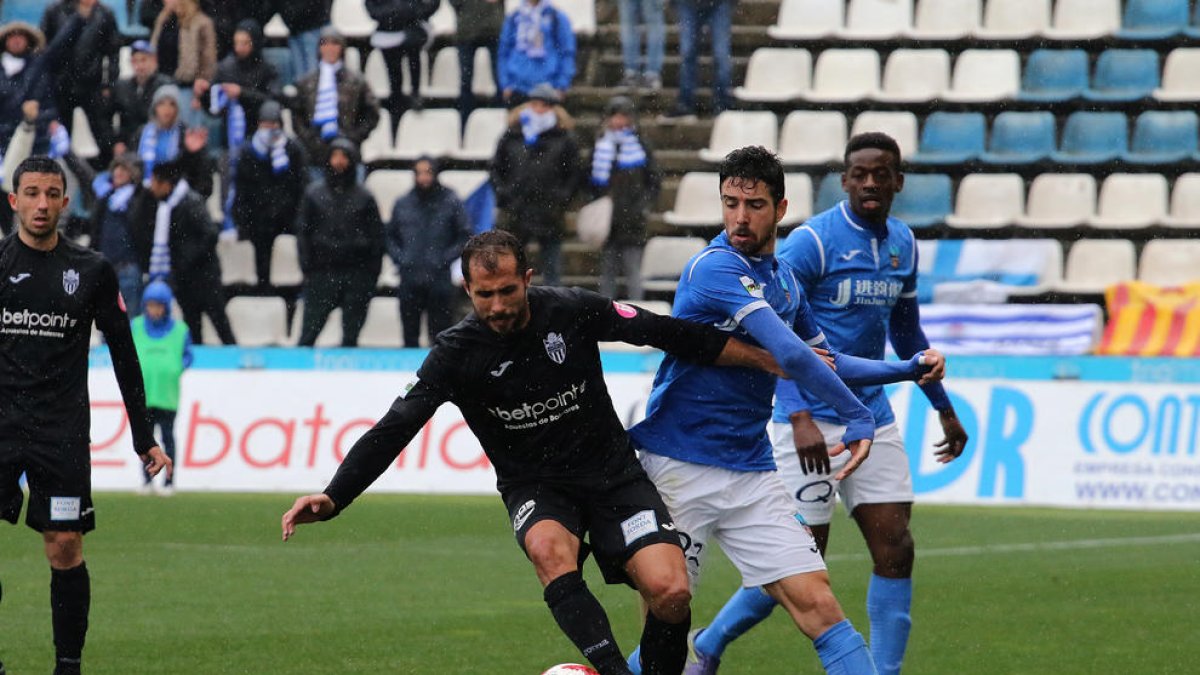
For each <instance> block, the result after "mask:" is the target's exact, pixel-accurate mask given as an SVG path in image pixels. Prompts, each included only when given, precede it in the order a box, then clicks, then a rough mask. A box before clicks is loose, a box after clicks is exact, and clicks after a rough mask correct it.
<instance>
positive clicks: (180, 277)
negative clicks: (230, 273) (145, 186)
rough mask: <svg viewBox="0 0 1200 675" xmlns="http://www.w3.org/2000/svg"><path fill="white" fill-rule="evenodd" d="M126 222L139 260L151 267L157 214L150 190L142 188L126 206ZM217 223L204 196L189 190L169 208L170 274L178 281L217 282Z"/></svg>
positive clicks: (218, 281) (189, 282)
mask: <svg viewBox="0 0 1200 675" xmlns="http://www.w3.org/2000/svg"><path fill="white" fill-rule="evenodd" d="M129 214H130V215H129V222H130V226H131V227H132V229H133V239H134V246H135V247H136V248H137V250H138V258H139V260H138V264H139V265H140V266H141V268H142V269H143V270H148V269H150V251H151V249H153V248H154V225H155V217H156V216H157V214H158V199H156V198H155V197H154V195H153V194H151V192H150V191H149V190H142V191H141V192H139V193H138V195H136V196H135V197H134V199H133V202H132V203H131V204H130V207H129ZM217 235H218V229H217V225H216V223H214V222H213V221H212V219H211V218H209V217H208V207H207V206H205V204H204V197H202V196H200V194H198V193H197V192H196V191H195V190H188V193H187V195H185V196H184V198H183V199H182V200H180V202H179V203H178V204H176V205H175V208H174V209H172V210H171V230H170V234H169V236H168V243H169V247H170V250H171V276H172V277H174V278H175V282H176V283H177V284H185V285H190V284H218V285H219V284H220V283H221V264H220V262H219V261H218V260H217Z"/></svg>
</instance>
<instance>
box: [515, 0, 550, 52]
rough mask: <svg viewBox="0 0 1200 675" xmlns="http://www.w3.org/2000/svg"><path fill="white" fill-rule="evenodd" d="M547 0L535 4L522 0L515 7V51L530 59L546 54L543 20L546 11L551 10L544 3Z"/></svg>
mask: <svg viewBox="0 0 1200 675" xmlns="http://www.w3.org/2000/svg"><path fill="white" fill-rule="evenodd" d="M546 2H547V0H541V1H540V2H538V4H536V5H531V4H529V0H523V1H522V2H521V6H520V7H518V8H517V17H516V20H517V51H518V52H520V53H522V54H524V55H526V56H528V57H529V58H531V59H540V58H544V57H545V56H546V35H545V32H544V30H543V22H544V21H545V18H546V13H547V12H549V11H553V10H552V9H550V8H549V7H548V6H547V5H546Z"/></svg>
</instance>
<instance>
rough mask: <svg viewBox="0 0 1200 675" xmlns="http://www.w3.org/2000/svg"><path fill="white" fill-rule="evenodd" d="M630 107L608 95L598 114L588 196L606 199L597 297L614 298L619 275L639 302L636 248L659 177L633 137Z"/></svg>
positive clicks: (649, 152) (649, 151)
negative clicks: (607, 221)
mask: <svg viewBox="0 0 1200 675" xmlns="http://www.w3.org/2000/svg"><path fill="white" fill-rule="evenodd" d="M635 116H636V108H635V106H634V104H633V101H631V100H630V99H629V98H627V97H625V96H614V97H613V98H612V99H611V100H610V101H609V102H608V105H607V106H606V107H605V109H604V126H603V128H602V129H601V130H600V134H599V137H598V138H597V139H596V146H595V148H594V149H593V151H592V177H591V185H592V193H593V194H594V195H595V196H597V197H599V196H602V195H608V196H610V197H612V201H613V212H612V223H611V227H610V229H609V233H608V239H607V240H606V241H605V242H604V252H603V255H602V257H601V259H600V293H601V295H607V296H608V297H610V298H615V297H617V274H618V270H623V271H624V274H625V295H624V297H626V298H629V299H631V300H641V299H642V277H641V268H642V247H643V246H645V244H646V214H647V212H648V211H649V210H650V209H651V208H652V207H653V206H654V203H655V201H656V200H657V199H658V193H659V189H660V188H661V187H662V174H661V173H660V172H659V170H658V165H657V164H656V163H655V161H654V149H653V148H652V147H651V146H650V144H649V143H647V142H646V140H645V139H643V138H641V136H640V135H639V134H638V130H637V125H636V117H635Z"/></svg>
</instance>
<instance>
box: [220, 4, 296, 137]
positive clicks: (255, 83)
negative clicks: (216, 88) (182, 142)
mask: <svg viewBox="0 0 1200 675" xmlns="http://www.w3.org/2000/svg"><path fill="white" fill-rule="evenodd" d="M237 28H238V30H244V31H246V32H247V33H249V34H250V40H251V42H252V43H253V44H254V49H253V50H252V51H251V52H250V55H249V56H247V57H246V58H244V59H239V58H238V57H237V55H236V54H234V53H233V52H232V51H231V52H229V55H228V56H226V57H225V58H224V59H222V60H221V63H220V64H219V65H218V66H217V75H216V77H215V78H214V79H213V84H216V83H218V82H229V83H231V84H236V85H239V86H241V88H242V93H241V96H239V97H238V102H239V103H241V105H242V110H244V111H245V112H246V136H247V137H249V136H250V135H251V134H253V133H254V130H255V129H256V128H257V127H258V109H259V108H261V107H262V104H263V103H265V102H266V101H267V100H268V99H270V98H271V96H272V94H273V93H275V91H276V89H277V88H278V85H279V75H278V73H276V72H275V66H272V65H271V64H270V63H267V62H266V61H265V60H263V54H262V49H263V43H264V40H265V38H264V37H263V32H262V29H261V28H259V26H258V23H257V22H256V21H252V20H249V19H247V20H245V21H242V22H241V23H239V24H238V26H237ZM211 96H212V92H211V90H210V91H209V93H208V95H207V96H205V101H204V108H205V110H208V109H209V108H208V106H209V102H210V101H211ZM226 117H228V114H227V113H226Z"/></svg>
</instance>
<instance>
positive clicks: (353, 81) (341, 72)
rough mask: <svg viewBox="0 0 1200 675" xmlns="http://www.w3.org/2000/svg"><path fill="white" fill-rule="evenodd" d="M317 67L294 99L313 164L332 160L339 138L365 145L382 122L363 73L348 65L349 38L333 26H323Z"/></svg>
mask: <svg viewBox="0 0 1200 675" xmlns="http://www.w3.org/2000/svg"><path fill="white" fill-rule="evenodd" d="M317 50H318V52H319V54H320V57H321V61H320V63H319V64H318V65H317V69H316V70H314V71H312V72H309V73H308V74H306V75H305V76H304V77H301V78H300V79H299V80H298V81H297V82H296V89H297V92H298V93H297V94H296V97H295V99H294V100H293V101H292V102H291V106H290V107H291V108H292V111H293V113H294V114H295V129H296V135H297V136H299V137H300V141H301V142H302V143H303V144H304V150H305V152H306V153H307V154H308V159H309V161H310V162H311V163H312V166H316V167H323V166H325V165H326V163H327V162H328V161H329V148H330V143H331V142H332V141H333V140H334V139H336V138H343V139H346V140H348V141H350V142H351V143H352V144H353V145H354V147H355V149H356V150H357V149H358V147H359V146H361V145H362V142H363V140H365V139H366V137H367V136H368V135H370V133H371V130H372V129H374V128H375V125H376V124H378V123H379V103H378V102H377V101H376V100H375V95H374V94H372V93H371V88H370V87H369V86H368V85H367V81H366V80H364V79H363V77H362V75H359V74H358V73H355V72H352V71H350V70H348V69H347V68H345V67H344V64H343V62H342V58H343V56H344V54H345V51H346V39H345V38H344V37H342V35H341V34H340V33H338V32H337V30H336V29H335V28H334V27H333V26H326V27H325V28H322V29H321V39H320V42H319V45H318V47H317Z"/></svg>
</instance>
